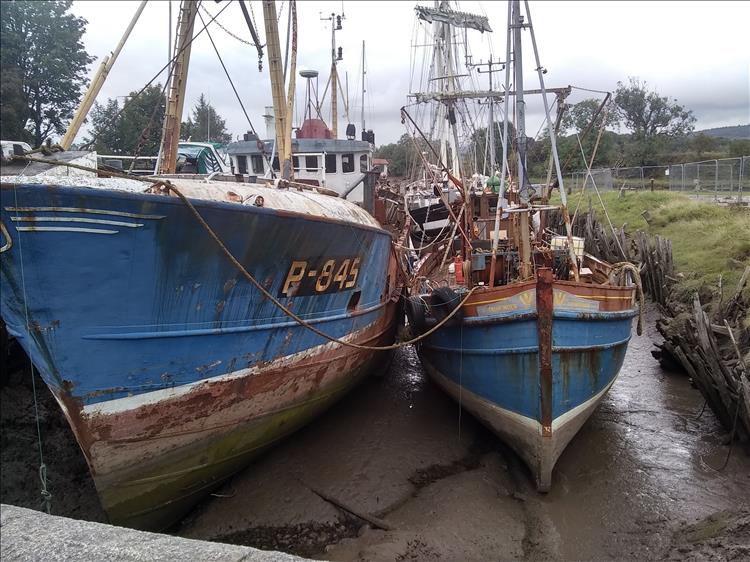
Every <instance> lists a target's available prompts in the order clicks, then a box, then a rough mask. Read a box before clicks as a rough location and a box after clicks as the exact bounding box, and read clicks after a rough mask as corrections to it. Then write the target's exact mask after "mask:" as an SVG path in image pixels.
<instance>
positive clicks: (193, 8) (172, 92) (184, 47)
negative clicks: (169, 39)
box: [159, 0, 198, 174]
mask: <svg viewBox="0 0 750 562" xmlns="http://www.w3.org/2000/svg"><path fill="white" fill-rule="evenodd" d="M197 14H198V3H197V2H195V1H193V0H186V1H185V2H184V3H183V5H182V7H181V8H180V17H179V21H178V23H177V56H176V58H175V60H174V63H173V67H172V81H171V83H170V87H169V101H168V103H167V110H166V113H165V115H164V127H163V129H162V141H161V149H160V150H159V153H160V154H161V162H160V166H159V173H161V174H174V173H175V171H176V169H177V146H178V144H179V142H180V124H181V123H180V121H181V119H182V108H183V106H184V104H185V88H186V86H187V75H188V65H189V64H190V49H191V40H192V38H193V27H194V25H195V17H196V15H197Z"/></svg>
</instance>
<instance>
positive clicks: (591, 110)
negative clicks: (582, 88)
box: [560, 98, 620, 136]
mask: <svg viewBox="0 0 750 562" xmlns="http://www.w3.org/2000/svg"><path fill="white" fill-rule="evenodd" d="M610 103H611V102H610ZM601 104H602V102H601V101H599V100H597V99H593V98H590V99H585V100H583V101H580V102H578V103H576V104H573V105H571V106H569V107H568V108H567V111H566V112H565V113H564V114H563V119H562V123H561V125H560V130H561V131H569V130H571V129H573V130H575V131H576V132H577V133H579V134H580V133H582V132H583V131H584V130H585V129H586V127H588V125H589V123H591V120H592V119H593V118H594V115H595V114H596V112H597V110H598V109H599V106H600V105H601ZM608 105H610V104H608ZM619 122H620V117H619V115H618V113H617V108H616V107H612V105H610V106H609V107H604V108H602V110H601V111H600V112H599V115H598V116H597V118H596V122H595V123H594V124H593V125H592V126H591V130H592V131H593V132H594V135H595V136H596V132H597V131H598V130H599V129H600V128H601V127H602V125H603V126H604V128H605V129H613V128H617V126H618V124H619Z"/></svg>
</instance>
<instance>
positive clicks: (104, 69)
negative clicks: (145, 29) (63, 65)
mask: <svg viewBox="0 0 750 562" xmlns="http://www.w3.org/2000/svg"><path fill="white" fill-rule="evenodd" d="M146 2H147V0H143V1H142V2H141V3H140V5H139V6H138V9H137V10H136V11H135V15H134V16H133V19H131V20H130V24H129V25H128V27H127V29H126V30H125V33H123V34H122V38H121V39H120V42H119V43H118V44H117V47H115V50H114V51H112V54H111V55H107V56H106V57H104V58H103V59H102V62H101V64H100V65H99V68H98V69H97V70H96V74H95V75H94V78H93V79H92V80H91V84H89V88H88V90H87V91H86V93H85V94H84V96H83V99H82V100H81V105H80V106H78V109H77V110H76V114H75V116H74V117H73V120H72V121H71V122H70V125H69V126H68V130H67V131H66V132H65V136H64V137H63V138H62V140H61V141H60V146H62V147H63V148H64V149H65V150H70V147H71V145H72V144H73V141H74V140H75V138H76V135H77V134H78V131H79V130H80V129H81V125H83V122H84V120H85V119H86V116H87V115H88V113H89V110H90V109H91V106H92V105H93V103H94V100H95V99H96V96H97V95H98V94H99V90H101V89H102V86H104V81H105V80H106V79H107V75H108V74H109V71H110V70H112V67H113V66H114V64H115V61H116V60H117V57H118V56H119V55H120V51H121V50H122V47H123V46H124V45H125V41H127V40H128V37H130V32H131V31H133V27H135V24H136V22H137V21H138V18H139V17H141V12H143V8H145V7H146Z"/></svg>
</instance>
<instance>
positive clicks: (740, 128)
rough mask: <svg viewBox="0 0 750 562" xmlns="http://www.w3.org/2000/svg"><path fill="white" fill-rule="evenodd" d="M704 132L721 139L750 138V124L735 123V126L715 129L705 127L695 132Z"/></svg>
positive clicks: (696, 133) (695, 133)
mask: <svg viewBox="0 0 750 562" xmlns="http://www.w3.org/2000/svg"><path fill="white" fill-rule="evenodd" d="M700 133H703V134H704V135H708V136H709V137H717V138H721V139H750V125H735V126H734V127H715V128H713V129H704V130H702V131H695V132H694V133H693V134H694V135H698V134H700Z"/></svg>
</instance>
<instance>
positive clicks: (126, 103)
mask: <svg viewBox="0 0 750 562" xmlns="http://www.w3.org/2000/svg"><path fill="white" fill-rule="evenodd" d="M229 6H230V3H229V2H228V3H227V4H226V5H225V6H224V7H223V8H222V9H221V10H219V13H217V14H216V15H215V16H213V18H211V20H210V21H209V22H208V23H207V24H206V25H204V26H203V29H201V30H200V31H199V32H198V33H196V34H194V35H193V37H192V38H191V39H190V40H189V41H187V42H186V43H185V45H183V47H182V48H181V49H180V50H179V52H177V53H175V55H174V56H173V57H172V58H171V59H170V60H169V61H168V62H167V64H165V65H164V66H162V67H161V70H159V72H157V73H156V74H155V75H154V77H153V78H151V80H149V81H148V82H147V83H146V85H145V86H143V88H141V89H140V90H139V91H138V92H136V94H135V95H134V96H132V97H131V98H130V99H129V100H128V101H126V102H125V103H124V104H123V106H122V109H120V111H118V112H117V113H116V114H115V115H114V116H113V117H112V118H111V119H110V120H109V121H108V122H107V123H106V124H105V126H104V127H102V130H108V129H110V128H111V127H112V126H113V125H114V124H115V122H116V121H117V119H118V118H119V117H120V116H121V115H122V113H123V112H124V111H125V109H126V108H128V107H130V106H131V105H132V103H133V101H135V100H136V99H137V98H138V97H140V96H141V95H142V94H143V92H145V91H146V89H147V88H148V87H149V86H150V85H151V84H153V82H154V81H155V80H156V79H157V78H158V77H159V76H161V74H162V72H164V71H165V70H166V69H167V68H169V67H171V66H172V65H173V64H174V62H175V60H177V57H179V56H180V55H181V54H182V52H183V51H184V50H185V49H187V48H188V47H189V46H190V45H192V43H193V41H195V40H196V39H197V38H198V37H199V36H200V35H201V33H203V32H204V31H205V30H206V27H207V26H209V25H211V23H213V21H214V20H215V19H216V18H218V17H219V16H220V15H221V14H222V13H223V12H224V10H226V9H227V8H228V7H229ZM98 138H99V135H98V134H97V135H94V136H93V138H92V139H91V140H89V141H88V142H87V143H86V144H84V145H83V146H82V147H81V149H82V150H86V149H88V148H90V147H91V146H92V145H93V144H94V143H95V142H96V141H97V140H98Z"/></svg>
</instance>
